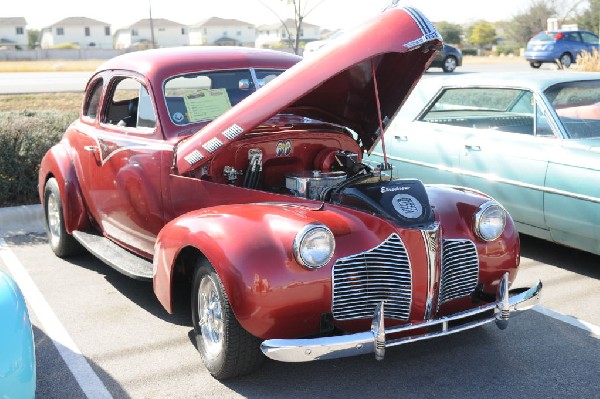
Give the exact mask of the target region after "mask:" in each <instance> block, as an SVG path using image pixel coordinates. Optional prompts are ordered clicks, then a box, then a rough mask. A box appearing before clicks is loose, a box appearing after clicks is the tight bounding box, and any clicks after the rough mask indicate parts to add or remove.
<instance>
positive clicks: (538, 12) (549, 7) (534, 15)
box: [506, 0, 557, 46]
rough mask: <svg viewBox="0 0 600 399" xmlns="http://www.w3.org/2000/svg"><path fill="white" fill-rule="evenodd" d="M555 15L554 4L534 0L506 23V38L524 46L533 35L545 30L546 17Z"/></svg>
mask: <svg viewBox="0 0 600 399" xmlns="http://www.w3.org/2000/svg"><path fill="white" fill-rule="evenodd" d="M556 15H557V11H556V7H555V5H554V4H552V3H550V4H548V2H547V1H544V0H536V1H534V2H533V3H532V5H531V6H530V7H529V8H528V9H527V10H526V11H525V12H523V13H521V14H517V15H515V16H514V17H513V19H512V20H511V21H510V22H509V23H508V26H507V30H506V36H507V39H508V40H509V41H511V42H514V43H515V44H518V45H519V46H524V45H525V44H526V43H527V41H528V40H529V39H530V38H531V37H532V36H533V35H535V34H536V33H538V32H541V31H543V30H546V27H547V21H548V18H550V17H554V16H556Z"/></svg>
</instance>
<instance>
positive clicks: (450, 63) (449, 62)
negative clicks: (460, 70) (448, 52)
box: [446, 57, 456, 71]
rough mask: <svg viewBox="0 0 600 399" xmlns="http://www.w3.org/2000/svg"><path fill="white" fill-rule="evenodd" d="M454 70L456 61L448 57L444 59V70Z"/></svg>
mask: <svg viewBox="0 0 600 399" xmlns="http://www.w3.org/2000/svg"><path fill="white" fill-rule="evenodd" d="M455 69H456V61H455V60H454V58H452V57H450V58H447V59H446V70H447V71H454V70H455Z"/></svg>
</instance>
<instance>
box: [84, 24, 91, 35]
mask: <svg viewBox="0 0 600 399" xmlns="http://www.w3.org/2000/svg"><path fill="white" fill-rule="evenodd" d="M83 29H84V31H85V35H86V36H89V35H90V28H89V27H88V26H86V27H85V28H83Z"/></svg>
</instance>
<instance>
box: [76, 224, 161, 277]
mask: <svg viewBox="0 0 600 399" xmlns="http://www.w3.org/2000/svg"><path fill="white" fill-rule="evenodd" d="M73 237H75V239H76V240H77V241H79V243H80V244H81V245H83V246H84V247H85V249H87V250H88V251H89V252H91V253H92V254H93V255H94V256H96V257H97V258H98V259H100V260H101V261H102V262H104V263H106V264H107V265H108V266H110V267H112V268H113V269H115V270H117V271H118V272H119V273H123V274H124V275H126V276H129V277H131V278H134V279H136V280H142V281H150V280H152V262H150V261H148V260H147V259H144V258H142V257H139V256H137V255H135V254H133V253H131V252H129V251H128V250H126V249H124V248H123V247H120V246H119V245H117V244H115V243H114V242H112V241H111V240H109V239H108V238H106V237H104V236H101V235H99V234H95V233H88V232H85V231H74V232H73Z"/></svg>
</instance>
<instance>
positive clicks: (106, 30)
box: [104, 26, 110, 36]
mask: <svg viewBox="0 0 600 399" xmlns="http://www.w3.org/2000/svg"><path fill="white" fill-rule="evenodd" d="M104 34H105V35H106V36H110V26H105V27H104Z"/></svg>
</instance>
